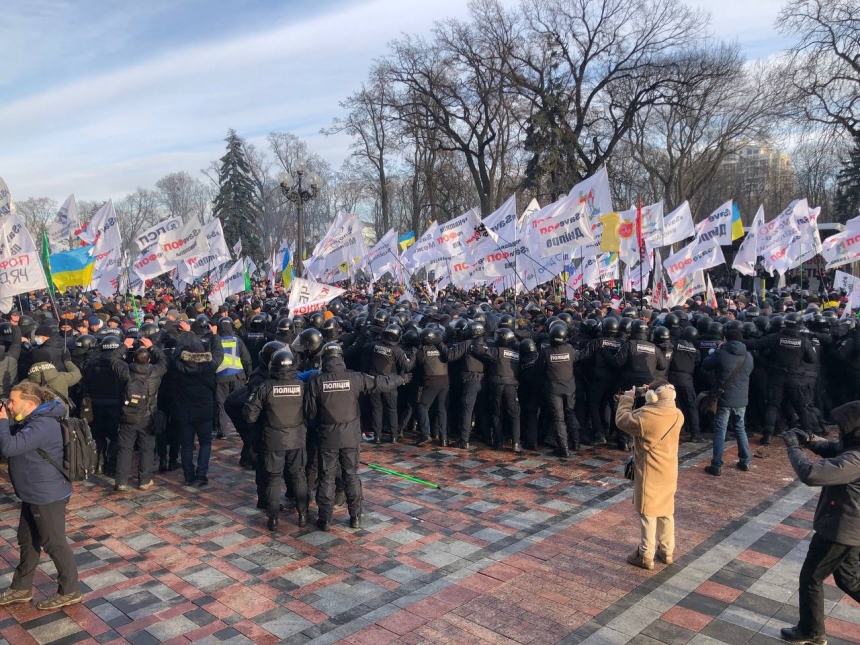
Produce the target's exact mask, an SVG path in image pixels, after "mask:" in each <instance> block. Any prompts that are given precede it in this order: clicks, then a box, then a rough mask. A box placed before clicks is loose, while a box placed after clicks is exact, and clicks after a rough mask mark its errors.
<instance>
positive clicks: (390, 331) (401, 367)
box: [362, 324, 415, 443]
mask: <svg viewBox="0 0 860 645" xmlns="http://www.w3.org/2000/svg"><path fill="white" fill-rule="evenodd" d="M401 336H402V331H401V329H400V326H399V325H394V324H391V325H389V326H388V327H386V328H385V331H383V332H382V336H381V337H380V339H379V340H375V341H372V342H370V343H368V344H367V345H365V346H364V350H363V355H362V359H363V360H362V363H363V365H364V368H363V371H364V372H365V373H367V374H370V375H371V376H392V375H395V374H405V373H406V372H411V371H412V368H413V367H414V365H415V353H414V351H411V350H410V352H409V353H407V352H406V351H404V350H403V348H402V347H400V338H401ZM370 409H371V414H372V417H373V432H374V443H382V433H383V430H385V431H388V432H390V433H391V443H397V433H398V430H399V424H398V421H397V392H396V391H392V390H386V391H382V390H379V391H377V392H374V393H373V394H371V396H370Z"/></svg>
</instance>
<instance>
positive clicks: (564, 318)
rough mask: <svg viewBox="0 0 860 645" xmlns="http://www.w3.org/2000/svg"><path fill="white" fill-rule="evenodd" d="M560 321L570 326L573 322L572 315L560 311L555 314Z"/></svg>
mask: <svg viewBox="0 0 860 645" xmlns="http://www.w3.org/2000/svg"><path fill="white" fill-rule="evenodd" d="M556 318H558V319H559V320H560V321H561V322H563V323H564V324H565V325H567V326H568V327H570V326H571V325H572V324H573V316H571V315H570V314H569V313H567V312H566V311H562V312H561V313H560V314H559V315H558V316H556Z"/></svg>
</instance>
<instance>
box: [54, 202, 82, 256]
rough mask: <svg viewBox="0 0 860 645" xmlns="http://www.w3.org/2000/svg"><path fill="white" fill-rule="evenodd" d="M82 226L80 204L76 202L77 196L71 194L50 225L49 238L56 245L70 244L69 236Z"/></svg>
mask: <svg viewBox="0 0 860 645" xmlns="http://www.w3.org/2000/svg"><path fill="white" fill-rule="evenodd" d="M80 228H81V225H80V223H79V222H78V204H77V202H75V196H74V195H69V196H68V197H67V198H66V201H65V202H63V205H62V206H61V207H60V210H58V211H57V216H56V217H55V218H54V221H53V222H51V224H50V226H48V240H49V241H50V242H51V246H54V247H60V246H68V242H69V238H70V237H72V235H73V234H74V232H75V231H76V230H79V229H80Z"/></svg>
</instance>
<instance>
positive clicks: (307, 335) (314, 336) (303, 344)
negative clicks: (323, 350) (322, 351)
mask: <svg viewBox="0 0 860 645" xmlns="http://www.w3.org/2000/svg"><path fill="white" fill-rule="evenodd" d="M322 344H323V335H322V332H320V330H319V329H315V328H314V327H308V328H307V329H303V330H302V333H301V334H299V335H298V336H296V339H295V340H294V341H293V344H292V348H293V349H294V350H296V351H297V352H311V353H312V352H316V351H317V350H318V349H319V348H320V347H322Z"/></svg>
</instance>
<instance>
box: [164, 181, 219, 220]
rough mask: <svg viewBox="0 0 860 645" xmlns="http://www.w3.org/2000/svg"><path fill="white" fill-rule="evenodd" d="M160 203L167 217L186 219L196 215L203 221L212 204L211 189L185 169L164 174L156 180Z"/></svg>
mask: <svg viewBox="0 0 860 645" xmlns="http://www.w3.org/2000/svg"><path fill="white" fill-rule="evenodd" d="M155 187H156V189H157V191H158V199H159V202H160V204H161V205H162V206H163V207H164V208H165V210H166V211H167V215H168V216H169V217H181V218H182V219H183V221H184V220H187V219H188V218H189V217H192V216H196V217H197V218H198V219H200V221H201V222H205V221H206V219H207V217H208V215H209V213H210V211H211V206H212V197H213V191H212V190H211V189H210V187H209V186H207V185H206V184H204V183H203V182H202V181H200V180H199V179H195V178H194V177H192V176H191V175H190V174H188V173H187V172H185V171H182V172H173V173H170V174H169V175H165V176H164V177H162V178H161V179H159V180H158V181H157V182H155Z"/></svg>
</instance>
